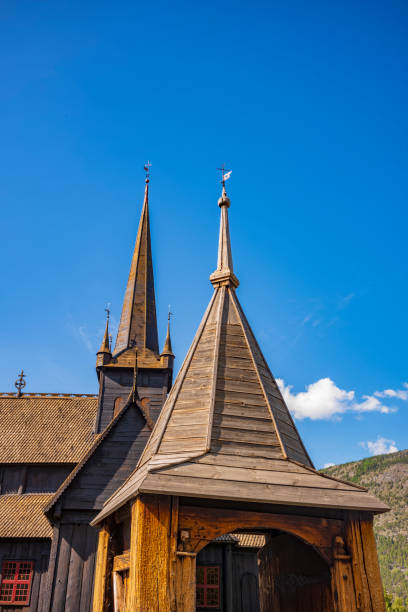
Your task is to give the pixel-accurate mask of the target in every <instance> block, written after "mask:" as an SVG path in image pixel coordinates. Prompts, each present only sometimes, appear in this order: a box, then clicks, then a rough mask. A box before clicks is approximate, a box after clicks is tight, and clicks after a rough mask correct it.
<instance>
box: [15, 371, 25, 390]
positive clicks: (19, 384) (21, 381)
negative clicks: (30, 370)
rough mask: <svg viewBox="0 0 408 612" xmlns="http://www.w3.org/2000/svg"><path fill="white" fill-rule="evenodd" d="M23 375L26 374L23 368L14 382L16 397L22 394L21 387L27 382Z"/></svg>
mask: <svg viewBox="0 0 408 612" xmlns="http://www.w3.org/2000/svg"><path fill="white" fill-rule="evenodd" d="M25 376H26V375H25V374H24V370H21V372H20V374H19V375H18V378H17V380H16V382H15V383H14V386H15V387H16V389H17V397H21V395H22V392H21V389H24V387H25V386H26V384H27V383H26V381H25V380H24V378H25Z"/></svg>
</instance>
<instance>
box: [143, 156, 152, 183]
mask: <svg viewBox="0 0 408 612" xmlns="http://www.w3.org/2000/svg"><path fill="white" fill-rule="evenodd" d="M151 167H152V164H151V163H150V161H149V160H147V164H145V165H144V170H145V172H146V183H148V182H149V178H150V168H151Z"/></svg>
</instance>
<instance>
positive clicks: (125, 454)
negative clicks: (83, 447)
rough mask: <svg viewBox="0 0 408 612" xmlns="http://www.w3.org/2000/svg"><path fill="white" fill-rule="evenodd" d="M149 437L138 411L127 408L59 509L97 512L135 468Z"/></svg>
mask: <svg viewBox="0 0 408 612" xmlns="http://www.w3.org/2000/svg"><path fill="white" fill-rule="evenodd" d="M149 435H150V429H149V428H148V427H147V425H146V421H145V419H144V417H143V416H142V415H141V413H140V411H139V409H138V408H135V407H133V406H131V407H130V408H128V409H127V411H126V412H125V413H124V414H123V416H122V417H121V418H120V419H119V420H118V422H117V423H116V425H115V426H114V427H113V429H112V430H111V431H110V432H109V434H108V435H107V436H106V438H105V439H104V440H103V441H102V443H101V444H100V446H99V447H98V448H97V449H96V451H95V453H94V454H93V456H92V457H91V458H90V459H89V460H88V462H87V463H86V464H85V466H84V467H83V468H82V469H81V471H80V472H79V473H78V474H77V476H76V478H75V479H74V480H73V482H72V483H71V485H70V486H69V488H68V489H67V491H66V492H65V494H64V495H63V497H62V499H61V503H62V508H63V509H69V510H100V509H101V508H102V505H103V503H104V501H106V499H107V498H108V497H109V496H110V495H112V494H113V493H114V492H115V491H116V489H117V488H118V487H119V486H120V485H121V484H122V482H123V481H124V480H125V478H127V477H128V476H129V474H130V473H131V472H132V471H133V470H134V469H135V467H136V464H137V462H138V460H139V457H140V454H141V452H142V451H143V449H144V446H145V444H146V442H147V439H148V437H149Z"/></svg>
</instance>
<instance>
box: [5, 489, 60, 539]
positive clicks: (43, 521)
mask: <svg viewBox="0 0 408 612" xmlns="http://www.w3.org/2000/svg"><path fill="white" fill-rule="evenodd" d="M51 498H52V493H51V494H49V493H47V494H43V493H41V494H40V493H30V494H23V495H15V494H10V495H0V538H51V537H52V527H51V525H50V523H49V521H48V519H47V517H46V516H45V514H44V511H43V509H44V507H45V506H46V504H48V503H49V501H50V499H51Z"/></svg>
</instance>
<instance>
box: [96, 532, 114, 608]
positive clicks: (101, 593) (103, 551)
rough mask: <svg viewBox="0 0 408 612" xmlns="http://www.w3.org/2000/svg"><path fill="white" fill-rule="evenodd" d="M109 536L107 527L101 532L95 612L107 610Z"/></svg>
mask: <svg viewBox="0 0 408 612" xmlns="http://www.w3.org/2000/svg"><path fill="white" fill-rule="evenodd" d="M109 535H110V534H109V530H108V528H107V526H106V525H105V526H103V527H102V528H101V529H100V530H99V539H98V552H97V555H96V565H95V584H94V595H93V605H92V611H93V612H104V610H105V598H106V586H107V585H106V582H107V579H108V575H107V572H108V555H109Z"/></svg>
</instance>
